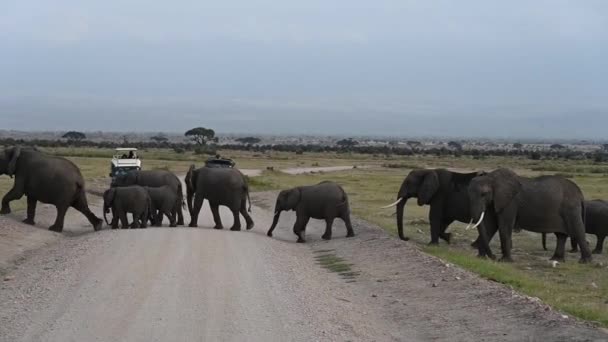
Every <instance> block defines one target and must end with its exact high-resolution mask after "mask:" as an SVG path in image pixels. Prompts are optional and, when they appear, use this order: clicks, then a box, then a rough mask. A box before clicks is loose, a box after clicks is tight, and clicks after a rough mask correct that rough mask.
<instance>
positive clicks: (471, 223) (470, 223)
mask: <svg viewBox="0 0 608 342" xmlns="http://www.w3.org/2000/svg"><path fill="white" fill-rule="evenodd" d="M472 225H473V219H471V222H469V224H467V227H466V228H465V229H464V230H469V229H471V226H472Z"/></svg>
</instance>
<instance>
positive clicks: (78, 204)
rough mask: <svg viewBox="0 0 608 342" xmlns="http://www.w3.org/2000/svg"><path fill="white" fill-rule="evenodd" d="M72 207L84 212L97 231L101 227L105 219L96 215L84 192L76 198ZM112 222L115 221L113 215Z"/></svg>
mask: <svg viewBox="0 0 608 342" xmlns="http://www.w3.org/2000/svg"><path fill="white" fill-rule="evenodd" d="M72 207H73V208H74V209H76V210H78V211H79V212H80V213H82V214H83V215H84V216H85V217H86V218H87V220H89V222H90V223H91V224H92V225H93V229H94V230H96V231H97V230H100V229H101V227H102V225H103V220H102V219H100V218H98V217H97V216H95V214H93V212H92V211H91V209H89V204H88V203H87V198H86V197H85V194H84V192H83V193H80V194H79V195H78V196H77V198H76V200H75V201H74V203H73V204H72ZM112 222H114V217H112ZM117 223H118V222H117Z"/></svg>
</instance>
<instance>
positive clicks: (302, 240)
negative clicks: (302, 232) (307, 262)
mask: <svg viewBox="0 0 608 342" xmlns="http://www.w3.org/2000/svg"><path fill="white" fill-rule="evenodd" d="M296 242H297V243H304V242H306V240H304V239H302V238H298V241H296Z"/></svg>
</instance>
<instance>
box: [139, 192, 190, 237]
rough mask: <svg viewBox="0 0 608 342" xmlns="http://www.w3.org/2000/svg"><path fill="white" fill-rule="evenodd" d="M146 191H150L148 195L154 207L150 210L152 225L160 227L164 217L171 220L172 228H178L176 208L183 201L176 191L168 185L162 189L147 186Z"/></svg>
mask: <svg viewBox="0 0 608 342" xmlns="http://www.w3.org/2000/svg"><path fill="white" fill-rule="evenodd" d="M144 189H146V191H148V195H149V196H150V200H151V202H152V207H151V208H150V219H151V221H152V225H155V226H160V225H161V224H162V217H163V215H164V216H167V218H168V219H169V226H170V227H177V222H176V216H177V210H176V208H178V207H179V206H180V205H181V201H180V199H179V198H178V196H177V194H176V193H175V191H173V189H171V187H170V186H168V185H163V186H160V187H150V186H145V187H144Z"/></svg>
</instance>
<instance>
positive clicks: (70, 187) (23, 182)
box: [0, 147, 103, 232]
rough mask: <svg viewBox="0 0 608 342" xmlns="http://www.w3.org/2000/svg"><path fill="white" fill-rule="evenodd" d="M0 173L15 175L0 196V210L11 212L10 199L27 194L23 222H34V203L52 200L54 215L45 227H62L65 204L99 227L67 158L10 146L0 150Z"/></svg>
mask: <svg viewBox="0 0 608 342" xmlns="http://www.w3.org/2000/svg"><path fill="white" fill-rule="evenodd" d="M0 174H6V175H8V176H10V177H11V178H12V177H13V176H15V183H14V185H13V188H12V189H11V190H10V191H9V192H8V193H7V194H6V195H5V196H4V198H2V209H1V210H0V214H8V213H10V212H11V208H10V202H11V201H14V200H17V199H20V198H21V197H22V196H23V195H25V196H27V218H26V219H25V220H24V221H23V222H25V223H27V224H32V225H33V224H35V222H34V218H35V216H36V203H37V202H38V201H40V202H42V203H48V204H52V205H54V206H55V208H57V218H56V219H55V223H53V225H52V226H51V227H50V228H49V230H52V231H55V232H61V231H63V225H64V219H65V214H66V212H67V210H68V208H69V207H73V208H74V209H76V210H78V211H80V212H81V213H82V214H84V216H86V218H87V219H88V220H89V222H91V224H92V225H93V229H95V230H100V229H101V226H102V222H103V221H102V220H101V219H99V218H98V217H97V216H95V214H93V213H92V212H91V210H90V209H89V205H88V203H87V197H86V194H85V187H84V186H85V184H84V179H83V178H82V174H81V173H80V170H79V169H78V167H77V166H76V165H74V163H72V162H71V161H69V160H67V159H65V158H61V157H55V156H50V155H48V154H45V153H43V152H40V151H37V150H35V149H32V148H21V147H11V148H7V149H5V150H4V153H2V154H0Z"/></svg>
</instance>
